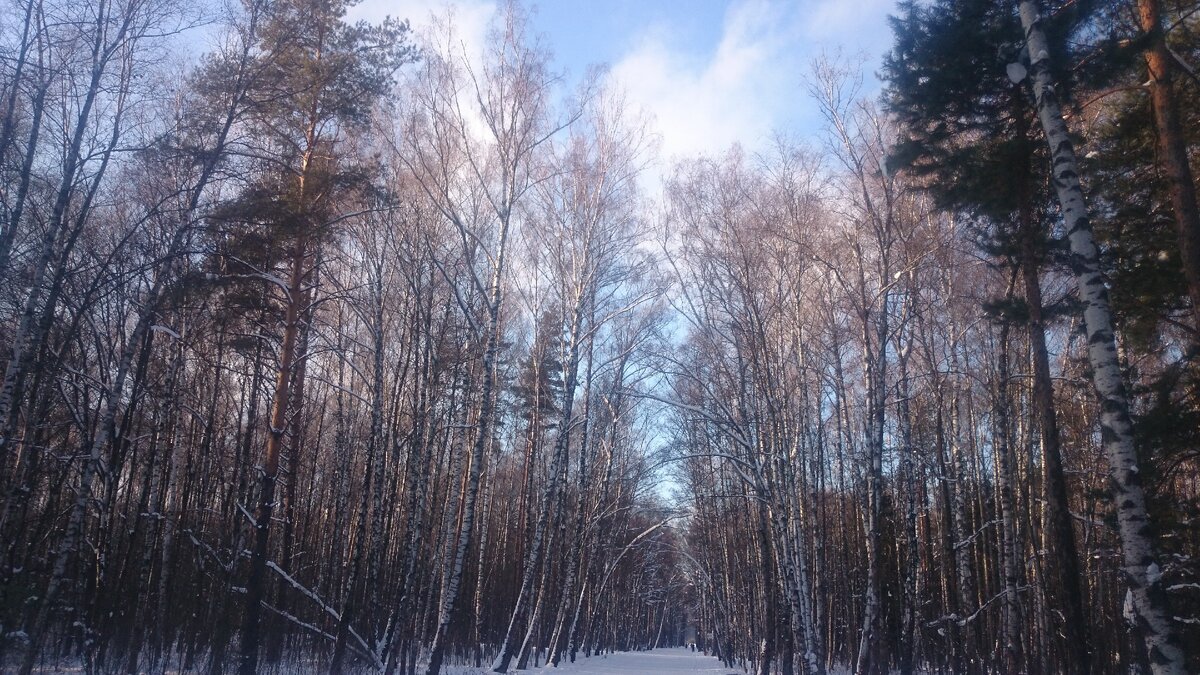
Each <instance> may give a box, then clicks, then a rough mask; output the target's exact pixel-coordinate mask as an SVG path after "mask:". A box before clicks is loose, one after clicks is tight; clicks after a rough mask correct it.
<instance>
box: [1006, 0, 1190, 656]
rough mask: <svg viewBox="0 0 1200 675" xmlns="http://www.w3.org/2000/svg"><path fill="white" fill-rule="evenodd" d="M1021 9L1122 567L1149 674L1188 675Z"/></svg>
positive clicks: (1060, 122) (1047, 75) (1062, 131)
mask: <svg viewBox="0 0 1200 675" xmlns="http://www.w3.org/2000/svg"><path fill="white" fill-rule="evenodd" d="M1018 7H1019V9H1020V14H1021V25H1022V27H1023V28H1024V30H1025V44H1026V48H1027V51H1028V54H1029V60H1030V76H1031V78H1032V86H1033V92H1034V98H1035V101H1036V103H1037V111H1038V118H1039V119H1040V121H1041V124H1042V130H1043V131H1044V132H1045V137H1046V143H1047V144H1048V145H1049V147H1050V154H1051V159H1052V164H1053V179H1054V180H1053V182H1054V189H1055V191H1056V193H1057V194H1058V201H1059V205H1060V207H1061V209H1062V216H1063V220H1064V221H1065V223H1066V227H1067V238H1068V242H1069V244H1070V247H1071V266H1072V268H1073V270H1074V273H1075V278H1076V283H1077V285H1078V291H1079V299H1080V300H1081V301H1082V302H1083V304H1084V310H1083V320H1084V327H1085V331H1086V334H1087V351H1088V361H1089V363H1090V365H1091V367H1092V382H1093V384H1094V385H1095V388H1096V394H1097V396H1098V397H1099V399H1100V427H1101V439H1102V444H1103V447H1104V454H1105V456H1106V457H1107V460H1108V464H1109V478H1110V479H1111V487H1112V490H1113V502H1114V504H1115V507H1116V512H1117V525H1118V531H1119V534H1120V538H1121V553H1122V560H1123V563H1124V565H1123V567H1124V571H1125V577H1126V581H1127V582H1128V584H1129V590H1130V595H1131V597H1132V599H1133V602H1132V606H1133V611H1134V613H1135V614H1136V616H1137V624H1138V628H1139V629H1140V632H1141V637H1142V640H1143V642H1144V643H1145V646H1146V653H1147V654H1148V656H1149V660H1150V667H1151V670H1152V671H1153V672H1154V673H1155V675H1182V673H1183V672H1184V669H1185V666H1184V653H1183V650H1182V649H1181V648H1180V645H1179V642H1178V639H1177V637H1176V634H1175V631H1174V629H1173V628H1172V626H1171V618H1170V612H1169V611H1168V609H1167V598H1166V593H1165V591H1164V589H1163V588H1162V585H1161V583H1160V581H1161V575H1162V572H1161V567H1160V566H1159V564H1158V561H1157V559H1156V555H1155V550H1154V542H1153V538H1152V531H1151V524H1150V521H1149V516H1148V514H1147V512H1146V497H1145V492H1144V490H1143V488H1142V482H1141V474H1140V471H1139V467H1138V457H1137V448H1136V447H1135V446H1134V439H1133V423H1132V420H1131V418H1130V415H1129V397H1128V394H1127V393H1126V391H1125V383H1124V382H1123V380H1122V378H1121V367H1120V363H1119V361H1118V359H1117V345H1116V335H1115V333H1114V331H1113V316H1112V311H1111V309H1110V306H1109V299H1108V289H1107V288H1106V286H1105V279H1104V275H1103V273H1102V272H1101V268H1100V254H1099V250H1098V249H1097V247H1096V242H1095V238H1094V236H1093V233H1092V224H1091V221H1090V220H1089V219H1088V211H1087V203H1086V201H1085V200H1084V195H1083V188H1082V187H1081V186H1080V183H1079V164H1078V162H1077V161H1076V157H1075V147H1074V144H1073V143H1072V142H1071V137H1070V134H1069V132H1068V130H1067V125H1066V122H1065V120H1064V119H1063V115H1062V109H1061V108H1060V106H1059V102H1058V94H1057V92H1056V91H1055V83H1054V78H1053V74H1052V73H1051V71H1050V63H1049V60H1050V48H1049V45H1048V44H1047V41H1046V36H1045V33H1044V31H1043V29H1042V17H1041V11H1040V9H1039V7H1038V3H1037V2H1035V1H1034V0H1022V1H1021V2H1020V3H1019V5H1018Z"/></svg>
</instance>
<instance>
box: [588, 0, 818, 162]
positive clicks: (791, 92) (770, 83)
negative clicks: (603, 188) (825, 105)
mask: <svg viewBox="0 0 1200 675" xmlns="http://www.w3.org/2000/svg"><path fill="white" fill-rule="evenodd" d="M792 14H794V12H791V11H789V10H788V9H787V7H786V6H785V5H784V4H783V3H772V2H767V1H766V0H751V1H749V2H739V3H736V4H735V5H733V6H731V7H730V8H729V9H728V11H727V12H726V14H725V18H724V25H723V26H722V35H721V39H720V42H719V43H718V45H717V47H716V49H715V50H714V51H713V52H712V53H711V54H710V55H701V57H700V58H697V56H696V55H695V54H694V52H693V50H691V49H688V45H681V44H677V43H678V40H675V39H674V38H675V36H674V35H672V33H671V29H670V27H669V26H655V27H652V28H651V29H650V30H649V31H648V32H647V33H646V34H645V35H644V36H643V37H642V39H641V40H640V41H639V42H638V44H636V46H635V47H634V48H633V49H632V51H630V52H629V53H627V54H626V55H625V56H624V57H622V58H621V59H619V60H618V61H617V62H616V63H615V64H614V65H613V67H612V71H611V72H612V77H613V79H614V81H615V83H616V84H617V85H618V86H619V87H621V88H623V89H624V90H625V91H626V92H628V99H629V102H630V103H632V104H634V105H636V106H640V107H642V108H643V109H644V110H646V111H647V112H648V113H650V114H651V115H653V116H654V117H655V119H656V121H657V130H658V132H659V134H660V137H661V140H662V150H663V154H664V156H665V157H667V158H671V157H680V156H684V157H686V156H692V155H697V154H701V153H704V152H711V151H714V150H721V149H724V148H726V147H728V146H730V145H731V144H733V143H741V144H743V145H746V146H749V147H754V146H755V145H757V144H759V143H760V142H761V141H762V140H763V139H765V138H766V137H768V136H769V135H770V133H771V131H772V129H773V127H775V126H776V123H777V120H778V118H779V117H780V116H781V114H782V113H783V112H784V111H783V107H784V106H785V105H786V103H787V101H788V100H789V99H792V98H794V97H795V96H796V93H797V89H798V79H797V77H796V75H797V71H796V69H795V66H797V65H798V64H797V63H795V62H794V57H793V52H792V50H790V49H789V44H791V43H792V41H793V40H794V39H795V38H796V37H797V23H796V22H795V20H794V19H795V17H794V16H791V15H792Z"/></svg>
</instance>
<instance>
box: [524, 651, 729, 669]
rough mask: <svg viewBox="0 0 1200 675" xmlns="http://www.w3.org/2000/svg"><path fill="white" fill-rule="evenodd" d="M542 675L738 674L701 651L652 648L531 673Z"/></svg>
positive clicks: (609, 655)
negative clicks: (627, 674) (545, 674)
mask: <svg viewBox="0 0 1200 675" xmlns="http://www.w3.org/2000/svg"><path fill="white" fill-rule="evenodd" d="M533 672H535V673H538V674H539V675H541V674H543V673H555V674H558V673H561V674H562V675H610V674H616V673H622V674H624V673H638V674H639V675H649V674H651V673H711V674H712V675H727V674H729V673H735V672H738V671H736V670H735V669H732V668H726V667H725V666H724V665H722V664H721V662H720V661H718V660H717V659H716V657H713V656H707V655H705V654H704V653H702V652H693V651H691V650H689V649H686V648H684V647H674V648H670V649H652V650H650V651H648V652H616V653H613V654H605V655H604V656H593V657H592V658H590V659H580V660H579V661H577V662H575V663H571V664H566V663H564V664H563V665H562V666H560V667H558V668H551V667H544V668H542V669H539V670H535V671H533Z"/></svg>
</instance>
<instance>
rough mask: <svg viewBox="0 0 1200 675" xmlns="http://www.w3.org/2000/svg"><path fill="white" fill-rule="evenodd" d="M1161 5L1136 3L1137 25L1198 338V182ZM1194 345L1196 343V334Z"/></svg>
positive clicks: (1160, 160)
mask: <svg viewBox="0 0 1200 675" xmlns="http://www.w3.org/2000/svg"><path fill="white" fill-rule="evenodd" d="M1160 5H1161V3H1160V2H1159V0H1137V12H1138V21H1139V23H1140V25H1141V29H1142V32H1143V33H1145V34H1146V37H1147V39H1148V43H1147V46H1146V49H1145V51H1144V52H1142V56H1143V57H1144V58H1145V61H1146V71H1147V72H1148V74H1149V76H1150V77H1149V84H1150V102H1151V107H1152V108H1153V110H1154V130H1155V134H1156V135H1157V137H1158V163H1159V166H1160V167H1161V168H1162V171H1163V173H1165V174H1166V178H1167V182H1168V184H1169V186H1170V188H1169V191H1170V193H1171V208H1172V210H1173V211H1174V212H1175V232H1176V235H1177V237H1178V241H1179V257H1180V260H1181V262H1182V263H1183V275H1184V278H1186V279H1187V285H1188V295H1189V296H1190V297H1191V300H1192V317H1193V322H1194V324H1193V326H1192V327H1193V329H1194V330H1196V331H1197V332H1198V333H1200V208H1198V207H1197V204H1196V182H1195V178H1194V176H1193V174H1192V168H1191V165H1190V164H1189V163H1188V146H1187V141H1186V140H1185V139H1184V136H1183V125H1182V123H1181V122H1180V121H1179V106H1178V104H1177V102H1176V98H1175V88H1174V79H1175V77H1174V75H1175V71H1176V64H1175V62H1174V59H1173V58H1172V56H1171V53H1170V51H1169V50H1168V48H1167V36H1166V35H1165V33H1164V31H1163V26H1162V9H1161V6H1160ZM1193 342H1200V335H1198V336H1196V338H1195V339H1194V340H1193Z"/></svg>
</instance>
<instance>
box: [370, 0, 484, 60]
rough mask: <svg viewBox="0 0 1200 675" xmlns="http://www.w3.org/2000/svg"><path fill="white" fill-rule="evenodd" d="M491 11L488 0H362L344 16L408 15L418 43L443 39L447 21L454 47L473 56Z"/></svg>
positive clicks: (372, 19) (477, 53)
mask: <svg viewBox="0 0 1200 675" xmlns="http://www.w3.org/2000/svg"><path fill="white" fill-rule="evenodd" d="M495 12H496V3H495V2H491V1H489V0H459V1H457V2H446V0H365V1H364V2H361V3H359V4H357V5H354V6H353V7H351V8H350V11H349V12H348V13H347V18H348V19H350V20H351V21H359V20H366V21H370V22H375V23H377V22H379V21H382V20H383V19H384V18H386V17H388V16H391V17H395V18H398V19H408V21H409V23H410V24H411V26H412V29H413V37H414V39H415V40H416V43H417V44H418V46H421V47H430V46H431V44H438V43H444V42H445V38H446V29H447V23H449V25H450V26H451V27H452V28H453V39H454V41H455V42H456V43H458V44H456V45H455V48H464V49H465V50H466V52H467V54H468V56H469V58H471V59H472V60H476V59H478V58H479V56H480V54H481V52H482V51H483V47H484V45H485V44H486V36H487V30H488V24H489V23H490V22H491V19H492V16H493V15H494V14H495ZM441 46H443V47H444V46H445V45H441Z"/></svg>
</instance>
